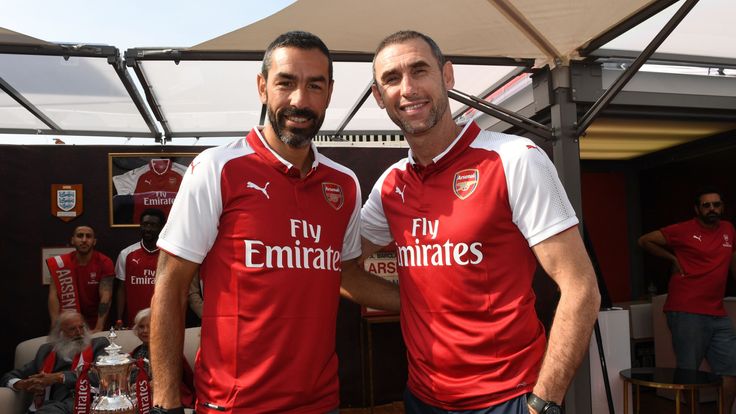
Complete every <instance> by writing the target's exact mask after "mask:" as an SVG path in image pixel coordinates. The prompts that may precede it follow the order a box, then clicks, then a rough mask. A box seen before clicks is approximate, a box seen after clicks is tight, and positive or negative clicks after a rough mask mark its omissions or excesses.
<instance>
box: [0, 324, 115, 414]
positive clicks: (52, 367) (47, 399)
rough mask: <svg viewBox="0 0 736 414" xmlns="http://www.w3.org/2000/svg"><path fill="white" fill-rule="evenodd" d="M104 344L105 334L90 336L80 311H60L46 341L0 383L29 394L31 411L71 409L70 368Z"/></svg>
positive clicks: (73, 379)
mask: <svg viewBox="0 0 736 414" xmlns="http://www.w3.org/2000/svg"><path fill="white" fill-rule="evenodd" d="M107 344H108V342H107V340H106V339H105V338H95V339H92V338H91V337H90V333H89V330H88V328H87V325H86V324H85V323H84V318H83V317H82V315H81V314H79V313H78V312H75V311H65V312H62V313H61V315H59V318H57V319H56V321H55V322H54V326H53V328H52V329H51V332H50V333H49V342H48V343H46V344H43V345H42V346H41V347H40V348H38V352H37V353H36V357H35V358H34V359H33V360H32V361H30V362H28V363H27V364H25V365H24V366H23V367H22V368H20V369H15V370H13V371H10V372H8V373H7V374H5V375H3V376H2V378H0V385H2V386H5V387H8V388H11V389H13V390H15V391H19V392H20V391H25V392H29V393H31V394H33V404H31V406H30V407H29V409H28V410H29V411H31V412H33V411H35V412H37V413H39V414H41V413H49V414H51V413H71V412H72V409H73V405H74V401H73V398H72V391H73V390H74V386H75V383H76V380H77V374H76V372H75V371H74V369H75V368H76V367H77V366H79V364H81V363H83V362H93V361H94V359H95V358H97V356H98V355H99V354H101V353H103V352H104V347H105V346H106V345H107Z"/></svg>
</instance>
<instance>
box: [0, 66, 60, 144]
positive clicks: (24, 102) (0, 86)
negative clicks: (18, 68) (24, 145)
mask: <svg viewBox="0 0 736 414" xmlns="http://www.w3.org/2000/svg"><path fill="white" fill-rule="evenodd" d="M0 90H2V91H3V92H5V93H7V94H8V95H9V96H10V97H11V98H13V100H15V101H16V102H18V104H19V105H20V106H22V107H23V108H25V109H26V110H27V111H28V112H30V113H32V114H33V116H35V117H36V118H38V120H39V121H41V122H43V123H44V124H46V126H48V127H49V128H51V129H53V130H54V131H60V130H61V128H60V127H59V126H58V125H56V123H55V122H54V121H52V120H51V118H49V117H48V116H46V114H44V113H43V112H42V111H41V110H40V109H38V108H37V107H36V106H35V105H33V104H32V103H31V102H30V101H29V100H28V99H26V97H25V96H23V94H21V93H20V92H18V91H17V90H16V89H15V88H13V87H12V86H10V84H9V83H8V82H6V81H5V79H3V78H2V77H0Z"/></svg>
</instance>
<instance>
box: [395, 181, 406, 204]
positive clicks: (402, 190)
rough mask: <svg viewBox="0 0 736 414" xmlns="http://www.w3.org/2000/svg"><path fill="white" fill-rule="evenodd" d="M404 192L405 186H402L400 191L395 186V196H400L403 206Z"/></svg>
mask: <svg viewBox="0 0 736 414" xmlns="http://www.w3.org/2000/svg"><path fill="white" fill-rule="evenodd" d="M404 190H406V184H404V186H403V187H402V188H401V189H400V190H399V187H398V186H396V188H395V189H394V191H395V192H396V194H398V195H400V196H401V204H404Z"/></svg>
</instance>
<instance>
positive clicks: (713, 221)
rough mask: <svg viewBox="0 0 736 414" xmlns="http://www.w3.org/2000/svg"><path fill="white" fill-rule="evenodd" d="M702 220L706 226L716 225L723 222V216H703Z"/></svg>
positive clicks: (711, 214) (712, 214)
mask: <svg viewBox="0 0 736 414" xmlns="http://www.w3.org/2000/svg"><path fill="white" fill-rule="evenodd" d="M700 220H701V221H702V222H703V223H705V224H716V223H718V221H719V220H721V215H720V214H718V213H715V212H713V213H708V214H701V215H700Z"/></svg>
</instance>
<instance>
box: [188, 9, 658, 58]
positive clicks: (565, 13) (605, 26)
mask: <svg viewBox="0 0 736 414" xmlns="http://www.w3.org/2000/svg"><path fill="white" fill-rule="evenodd" d="M655 2H656V0H616V1H610V0H565V1H560V0H453V1H426V0H401V1H396V0H371V1H365V0H341V1H331V0H301V1H297V2H296V3H294V4H292V5H290V6H288V7H286V8H284V9H283V10H281V11H280V12H278V13H275V14H273V15H271V16H269V17H267V18H265V19H263V20H260V21H258V22H256V23H253V24H251V25H249V26H246V27H243V28H241V29H238V30H235V31H233V32H230V33H227V34H225V35H222V36H219V37H216V38H214V39H212V40H210V41H207V42H204V43H201V44H199V45H197V46H194V47H193V48H192V49H191V50H197V51H261V50H263V49H264V48H265V46H266V45H268V43H270V42H271V41H272V40H273V39H274V38H275V37H276V36H277V35H278V34H280V33H283V32H286V31H289V30H306V31H309V32H312V33H314V34H316V35H318V36H320V37H321V38H322V40H324V42H325V43H326V44H327V46H328V47H329V48H330V50H332V51H334V52H336V53H340V52H349V53H366V54H372V53H373V51H374V50H375V47H376V45H377V44H378V42H380V41H381V39H383V38H384V37H385V36H387V35H388V34H390V33H393V32H395V31H398V30H404V29H412V30H417V31H420V32H423V33H426V34H428V35H429V36H431V37H432V38H433V39H434V40H435V41H436V42H437V44H438V45H439V46H440V48H441V49H442V50H443V52H444V53H445V54H446V55H448V56H473V57H509V58H519V59H535V60H536V63H537V66H541V65H544V64H545V63H551V64H554V63H555V61H556V60H560V61H562V62H565V61H567V60H568V59H569V58H571V57H572V58H574V57H575V56H576V54H577V50H578V48H579V47H581V46H584V45H585V44H586V43H588V42H589V41H591V40H592V39H594V38H596V37H597V36H599V35H601V34H602V33H605V32H606V31H608V30H609V29H611V28H613V27H615V26H616V25H618V24H620V23H621V22H623V21H625V20H626V19H628V18H630V17H632V16H633V15H635V14H637V13H640V12H641V11H642V10H644V9H645V8H646V7H647V6H649V5H651V4H653V3H655Z"/></svg>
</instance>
